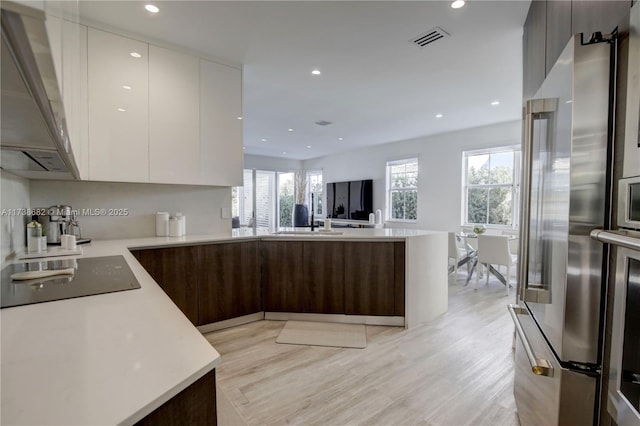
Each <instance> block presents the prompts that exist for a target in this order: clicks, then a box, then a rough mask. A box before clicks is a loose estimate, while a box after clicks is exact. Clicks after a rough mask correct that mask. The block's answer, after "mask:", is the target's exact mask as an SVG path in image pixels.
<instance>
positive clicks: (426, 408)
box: [205, 272, 518, 425]
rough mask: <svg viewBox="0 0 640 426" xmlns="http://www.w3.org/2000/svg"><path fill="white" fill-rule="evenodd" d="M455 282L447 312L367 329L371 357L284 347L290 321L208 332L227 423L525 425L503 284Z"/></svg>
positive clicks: (360, 351) (349, 351) (351, 352)
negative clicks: (516, 394)
mask: <svg viewBox="0 0 640 426" xmlns="http://www.w3.org/2000/svg"><path fill="white" fill-rule="evenodd" d="M459 277H460V278H459V279H458V282H454V281H453V279H452V277H450V279H449V311H448V313H447V314H445V315H443V316H441V317H439V318H438V319H436V320H434V321H432V322H430V323H427V324H424V325H421V326H419V327H416V328H414V329H411V330H408V331H407V330H404V329H402V328H398V327H381V326H367V341H368V345H367V347H366V349H344V348H324V347H311V346H294V345H280V344H276V343H275V340H276V337H277V336H278V334H279V333H280V330H281V328H282V327H283V326H284V324H285V323H284V322H278V321H259V322H254V323H251V324H247V325H243V326H239V327H234V328H230V329H227V330H222V331H217V332H214V333H209V334H207V335H205V336H206V338H207V339H208V340H209V342H211V344H212V345H213V346H214V347H215V348H216V349H217V350H218V352H219V353H220V354H221V355H222V360H221V363H220V365H219V367H218V370H217V380H218V382H217V386H218V391H219V393H220V394H221V395H220V397H219V400H218V412H219V424H222V425H239V424H243V423H244V424H249V425H278V424H304V425H345V424H363V425H465V424H466V425H518V418H517V414H516V409H515V402H514V399H513V392H512V390H513V356H512V350H511V343H512V333H513V325H512V323H511V319H510V317H509V315H508V313H507V308H506V305H507V304H508V303H512V297H511V296H510V297H509V298H508V299H507V297H506V296H505V295H504V286H502V285H501V284H500V283H499V282H498V281H490V283H489V286H485V285H484V280H483V281H481V284H480V287H479V289H478V291H477V292H474V290H473V281H472V282H471V283H470V285H469V287H467V288H465V287H463V286H462V284H463V283H464V280H463V279H462V278H463V277H465V275H464V272H462V273H460V274H459Z"/></svg>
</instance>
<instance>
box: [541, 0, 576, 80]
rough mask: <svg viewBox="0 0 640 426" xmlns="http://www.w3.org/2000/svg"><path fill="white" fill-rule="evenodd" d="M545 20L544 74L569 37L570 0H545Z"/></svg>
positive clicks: (553, 62)
mask: <svg viewBox="0 0 640 426" xmlns="http://www.w3.org/2000/svg"><path fill="white" fill-rule="evenodd" d="M546 21H547V34H546V52H545V76H546V75H547V74H549V71H551V68H553V65H554V64H555V63H556V59H558V57H559V56H560V54H561V53H562V50H564V48H565V46H566V45H567V43H568V42H569V40H570V39H571V34H572V33H571V1H570V0H549V1H547V11H546Z"/></svg>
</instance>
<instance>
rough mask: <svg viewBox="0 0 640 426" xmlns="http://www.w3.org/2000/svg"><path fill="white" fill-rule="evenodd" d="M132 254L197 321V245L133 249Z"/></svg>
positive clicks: (182, 309) (191, 319) (194, 322)
mask: <svg viewBox="0 0 640 426" xmlns="http://www.w3.org/2000/svg"><path fill="white" fill-rule="evenodd" d="M132 253H133V255H134V256H135V257H136V259H138V261H139V262H140V264H141V265H142V266H143V267H144V269H146V270H147V272H148V273H149V275H151V277H152V278H153V279H154V280H155V281H156V282H157V283H158V285H159V286H160V287H161V288H162V290H164V292H165V293H167V296H169V298H170V299H171V300H173V302H174V303H175V304H176V305H177V306H178V308H180V310H181V311H182V312H183V313H184V314H185V315H186V316H187V318H189V320H190V321H191V322H192V323H193V324H194V325H196V324H197V321H198V280H199V276H198V275H199V274H198V265H199V261H198V247H197V246H190V247H168V248H160V249H145V250H134V251H132Z"/></svg>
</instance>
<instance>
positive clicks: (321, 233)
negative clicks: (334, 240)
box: [275, 229, 343, 235]
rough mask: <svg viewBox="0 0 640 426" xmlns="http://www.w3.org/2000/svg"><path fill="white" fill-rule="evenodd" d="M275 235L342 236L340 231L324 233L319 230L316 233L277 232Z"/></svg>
mask: <svg viewBox="0 0 640 426" xmlns="http://www.w3.org/2000/svg"><path fill="white" fill-rule="evenodd" d="M275 234H276V235H342V234H343V232H342V231H325V230H323V229H319V230H318V231H278V232H275Z"/></svg>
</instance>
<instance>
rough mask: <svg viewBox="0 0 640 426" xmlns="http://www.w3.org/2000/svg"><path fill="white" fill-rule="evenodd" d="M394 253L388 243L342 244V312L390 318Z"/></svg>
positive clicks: (392, 244) (393, 300) (392, 303)
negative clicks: (343, 256) (388, 316)
mask: <svg viewBox="0 0 640 426" xmlns="http://www.w3.org/2000/svg"><path fill="white" fill-rule="evenodd" d="M394 259H395V253H394V243H392V242H375V243H368V242H346V243H345V267H344V270H345V274H344V286H345V313H346V314H347V315H394V313H395V262H394Z"/></svg>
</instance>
